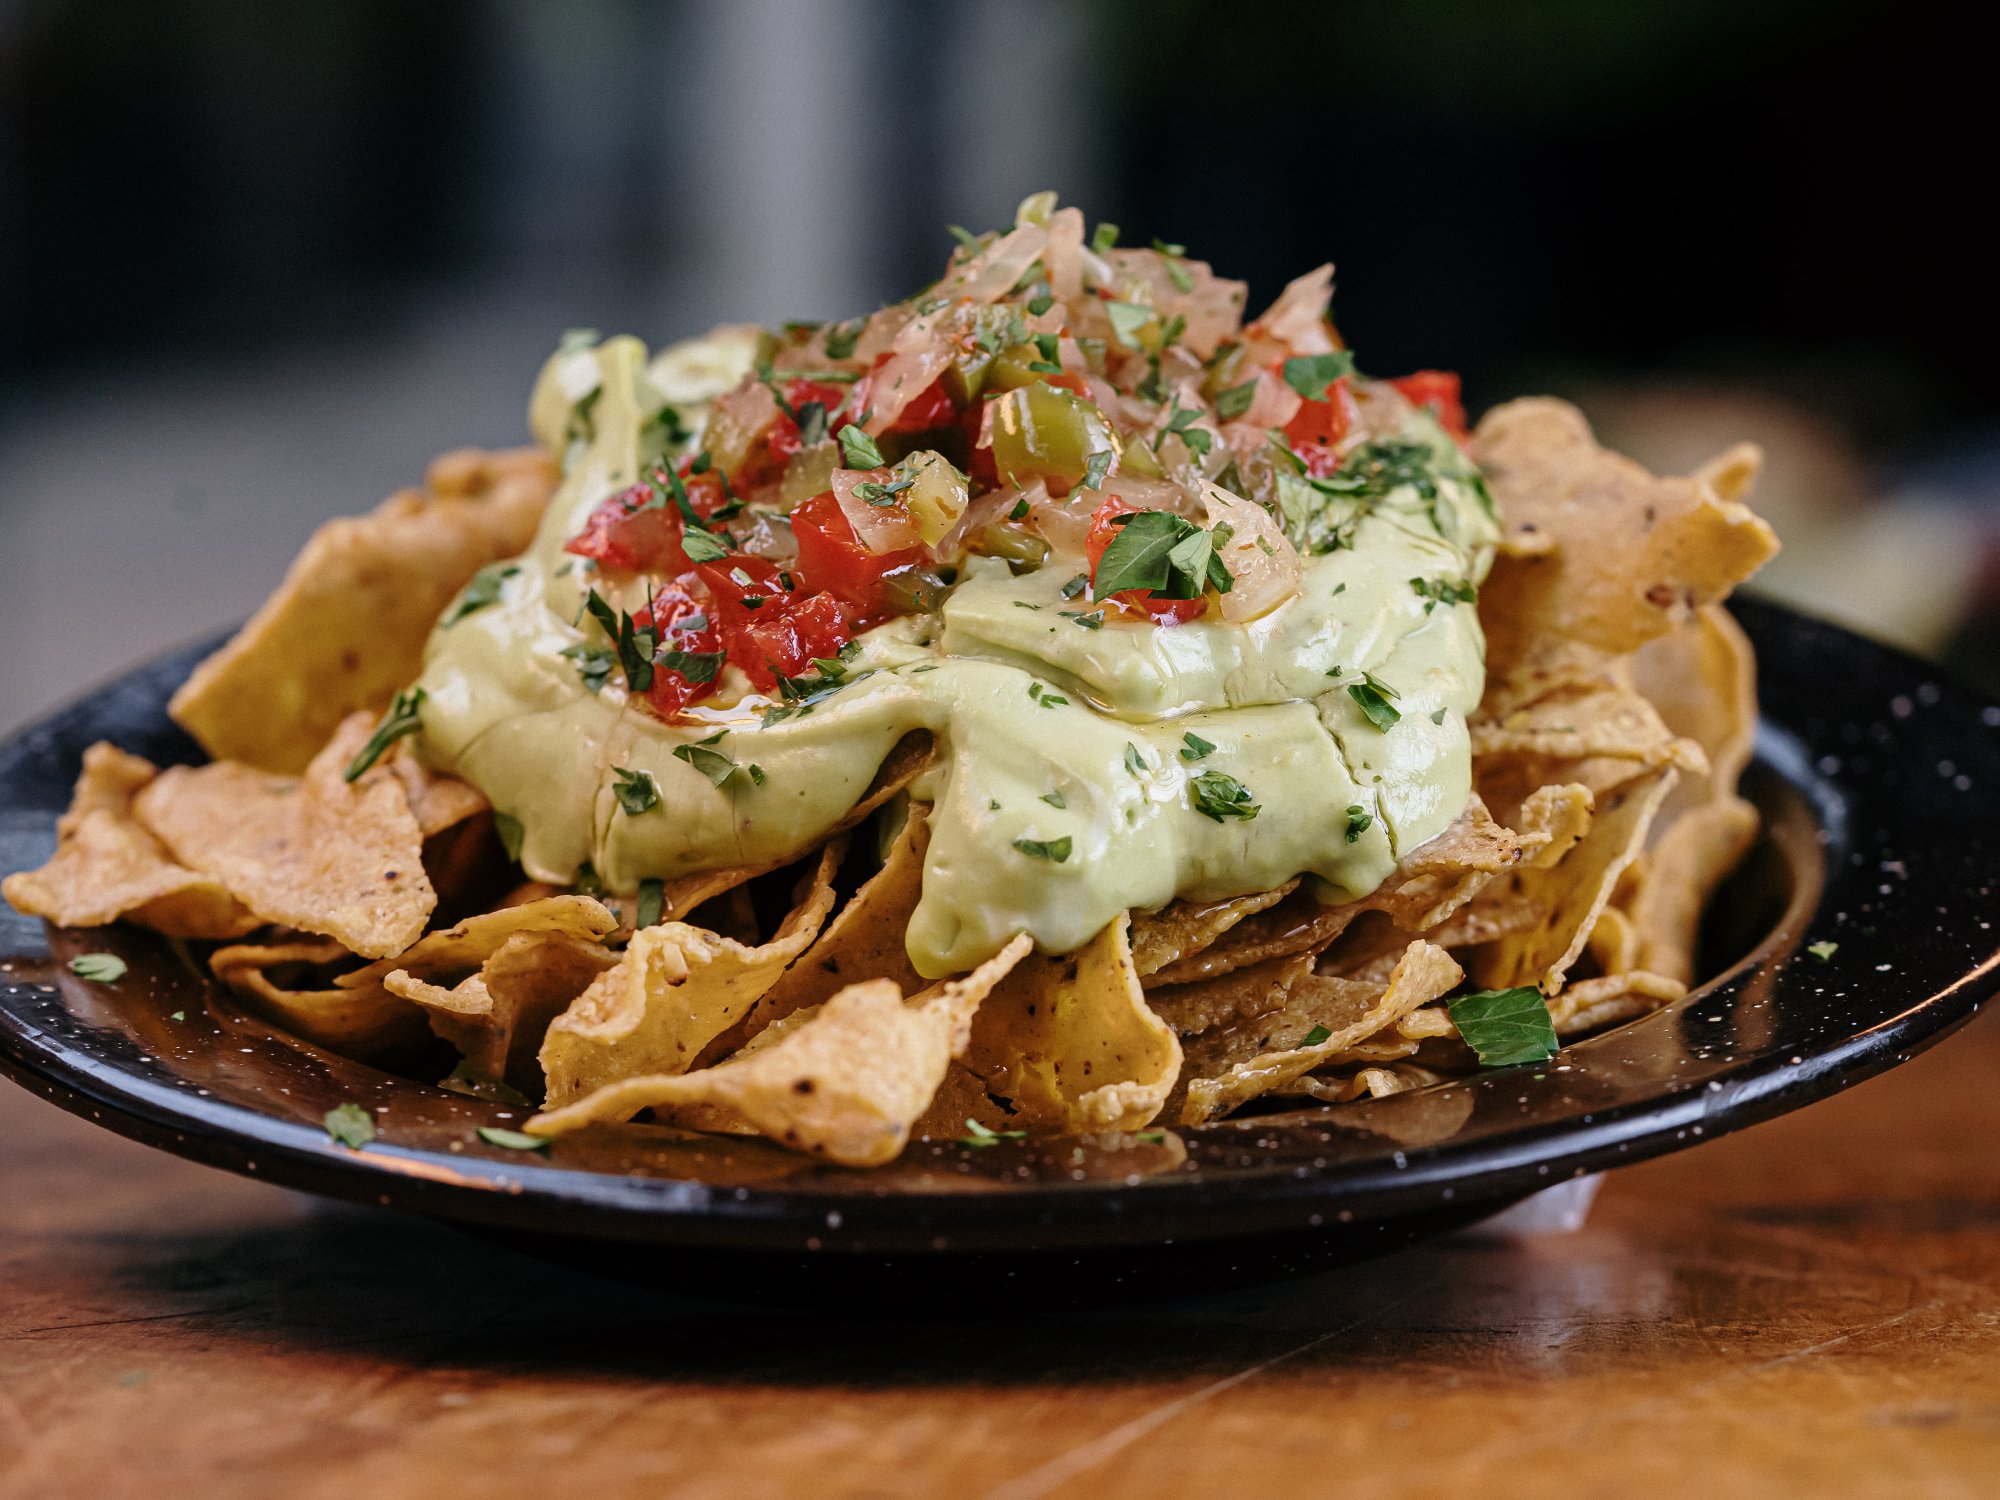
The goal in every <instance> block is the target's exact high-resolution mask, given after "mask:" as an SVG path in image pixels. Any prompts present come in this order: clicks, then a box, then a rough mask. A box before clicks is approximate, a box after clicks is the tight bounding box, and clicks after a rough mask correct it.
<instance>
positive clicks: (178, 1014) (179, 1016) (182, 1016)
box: [174, 1010, 188, 1021]
mask: <svg viewBox="0 0 2000 1500" xmlns="http://www.w3.org/2000/svg"><path fill="white" fill-rule="evenodd" d="M187 1018H188V1013H187V1012H186V1011H184V1010H177V1011H175V1012H174V1019H175V1020H176V1021H185V1020H186V1019H187Z"/></svg>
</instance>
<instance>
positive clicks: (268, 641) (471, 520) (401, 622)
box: [167, 448, 559, 776]
mask: <svg viewBox="0 0 2000 1500" xmlns="http://www.w3.org/2000/svg"><path fill="white" fill-rule="evenodd" d="M558 478H559V475H558V474H557V472H556V468H555V465H554V463H553V462H552V461H551V460H550V458H549V457H548V455H547V454H545V453H543V452H542V451H541V450H540V449H539V448H520V449H515V450H513V451H511V452H505V453H486V454H482V453H477V452H474V451H471V450H467V451H465V452H460V453H448V454H446V455H444V456H443V457H441V458H439V459H438V460H437V461H436V462H434V463H433V464H432V465H431V470H430V474H429V476H428V479H429V490H428V493H424V492H419V491H415V490H405V491H403V492H401V493H400V494H397V495H394V496H392V497H390V498H389V499H388V500H385V501H384V502H383V503H382V504H381V505H380V506H378V507H377V508H376V509H375V511H374V512H373V513H372V514H370V515H367V516H361V517H343V518H341V519H339V520H334V521H328V522H327V523H326V524H325V525H324V526H322V527H320V528H319V530H318V531H316V532H314V533H313V535H312V538H311V540H309V541H308V542H307V543H306V546H305V550H304V551H303V552H301V553H300V554H299V555H298V557H297V558H296V559H294V560H293V563H292V566H291V568H290V570H289V571H288V572H287V573H286V574H285V581H284V582H283V583H282V584H280V585H279V586H278V591H277V592H276V593H275V594H273V595H272V596H271V597H270V598H269V599H267V600H265V602H264V605H263V607H262V608H261V609H259V610H258V611H257V613H256V614H254V615H252V616H251V617H250V621H249V623H248V624H246V625H245V626H244V627H243V629H242V630H240V631H238V632H237V634H236V635H235V637H234V638H233V639H232V640H230V642H229V643H228V644H227V645H226V646H224V647H223V648H222V649H221V650H219V651H217V652H216V653H215V654H214V655H213V656H211V657H209V658H208V659H207V660H206V661H204V662H203V663H202V664H201V665H200V666H198V667H197V668H195V670H194V674H193V675H192V676H191V677H189V678H188V680H187V681H186V682H185V683H184V684H182V686H181V689H180V691H179V692H177V693H175V694H174V696H173V701H172V702H171V703H169V704H168V707H167V711H168V712H169V713H170V714H171V715H172V716H173V718H174V721H175V722H176V723H178V724H180V725H182V726H183V727H184V728H186V729H187V731H188V732H189V733H190V734H192V735H193V736H194V737H195V738H196V739H197V740H199V741H201V743H202V745H203V747H204V748H205V749H206V750H207V751H208V753H209V754H210V755H213V756H214V757H215V758H216V759H217V760H233V761H239V762H241V763H242V764H244V765H246V766H253V767H255V768H257V769H258V770H262V771H272V772H277V773H279V774H282V775H293V776H295V775H298V774H299V773H300V772H301V771H303V770H304V769H305V767H306V764H307V762H309V761H310V760H311V759H312V758H313V756H314V755H315V754H317V753H318V751H319V750H320V748H321V746H323V745H325V744H326V742H327V740H328V739H329V738H330V737H331V736H332V734H333V732H334V730H335V728H336V727H337V726H338V725H339V724H340V722H341V721H342V720H343V719H345V718H346V717H347V716H348V715H349V714H351V713H355V712H358V711H366V712H368V713H369V714H371V715H372V714H379V713H381V712H382V711H383V710H384V709H385V708H387V707H388V704H389V700H390V699H391V698H392V697H393V696H394V695H395V693H396V692H397V690H398V689H400V688H402V687H404V686H406V685H407V684H408V683H409V682H410V681H411V680H412V679H414V678H415V677H416V675H417V673H418V671H419V669H420V668H421V667H422V665H423V652H424V642H425V641H426V640H428V639H429V637H430V632H431V627H432V626H433V625H435V624H436V623H437V620H438V617H439V615H441V614H442V613H443V612H444V608H445V606H446V605H447V604H449V603H450V602H451V601H452V599H453V597H454V596H455V595H457V593H458V592H459V590H460V589H462V588H464V587H465V585H466V584H467V583H469V582H470V581H471V579H472V575H473V574H474V573H476V572H477V571H478V570H479V569H480V568H481V567H482V566H484V565H485V564H487V563H491V562H495V561H497V560H498V559H501V558H508V557H512V556H514V555H515V554H516V553H518V552H520V551H522V550H523V549H524V548H525V547H526V546H527V545H528V543H529V542H530V541H532V540H533V539H534V535H535V527H536V526H537V524H538V523H539V522H540V520H541V516H542V511H543V509H544V507H546V505H547V504H548V499H549V496H550V495H551V494H553V493H554V492H555V486H556V481H557V479H558Z"/></svg>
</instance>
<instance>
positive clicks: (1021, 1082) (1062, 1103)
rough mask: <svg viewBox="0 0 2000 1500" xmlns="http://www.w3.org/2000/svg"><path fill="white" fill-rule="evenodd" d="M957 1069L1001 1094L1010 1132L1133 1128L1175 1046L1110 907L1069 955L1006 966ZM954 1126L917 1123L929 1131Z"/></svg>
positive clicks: (1143, 1118) (1161, 1094)
mask: <svg viewBox="0 0 2000 1500" xmlns="http://www.w3.org/2000/svg"><path fill="white" fill-rule="evenodd" d="M963 1061H964V1067H965V1070H966V1071H967V1072H968V1073H970V1074H972V1075H973V1076H974V1077H976V1078H978V1079H979V1080H980V1082H981V1083H982V1084H983V1085H984V1086H985V1089H986V1092H987V1093H988V1094H990V1095H991V1096H993V1097H995V1098H998V1099H1004V1100H1007V1101H1008V1103H1009V1105H1010V1106H1011V1108H1012V1111H1013V1114H1012V1117H1011V1118H1012V1122H1013V1125H1014V1126H1015V1128H1024V1129H1028V1130H1037V1131H1049V1132H1053V1133H1069V1134H1074V1133H1077V1132H1081V1131H1086V1130H1137V1129H1138V1128H1139V1127H1140V1126H1141V1125H1144V1124H1146V1123H1147V1122H1148V1121H1150V1120H1151V1119H1152V1118H1153V1117H1154V1116H1155V1115H1156V1114H1158V1113H1159V1111H1160V1106H1161V1105H1162V1104H1163V1103H1165V1102H1166V1097H1167V1094H1168V1092H1169V1091H1170V1090H1171V1089H1172V1088H1173V1086H1174V1080H1175V1078H1176V1077H1177V1076H1178V1075H1179V1073H1180V1066H1181V1044H1180V1038H1179V1037H1177V1036H1176V1035H1175V1034H1174V1031H1173V1028H1172V1027H1170V1026H1169V1025H1167V1024H1166V1022H1164V1021H1162V1020H1161V1019H1160V1018H1159V1017H1158V1016H1157V1015H1155V1014H1154V1013H1153V1011H1152V1009H1151V1008H1150V1007H1149V1006H1148V1005H1147V1004H1146V995H1145V992H1144V990H1142V989H1141V988H1140V985H1139V976H1138V974H1137V973H1136V972H1135V971H1134V969H1133V966H1132V948H1131V918H1130V916H1129V915H1128V914H1127V913H1124V912H1120V913H1119V914H1118V917H1117V918H1116V920H1114V921H1112V922H1111V923H1109V924H1108V925H1106V927H1105V928H1104V930H1103V931H1102V932H1100V933H1098V935H1097V936H1096V937H1094V938H1092V939H1091V940H1090V941H1089V942H1088V943H1086V944H1085V945H1084V946H1083V947H1081V948H1079V949H1077V951H1076V952H1074V953H1067V954H1060V955H1056V956H1048V955H1044V954H1039V953H1038V954H1035V955H1034V956H1032V957H1030V958H1026V959H1023V960H1022V961H1021V962H1020V963H1019V964H1018V965H1016V966H1015V967H1014V969H1013V971H1012V972H1011V973H1009V974H1008V975H1007V977H1006V979H1005V980H1004V981H1003V982H1002V983H1001V984H1000V985H999V987H998V988H996V989H995V990H994V992H993V994H992V996H991V998H990V999H988V1001H987V1002H986V1004H985V1005H983V1006H982V1007H980V1011H979V1015H978V1017H977V1018H976V1019H975V1020H974V1022H973V1026H972V1042H971V1045H970V1046H969V1047H968V1048H967V1049H966V1051H965V1056H964V1060H963ZM953 1123H954V1122H949V1121H946V1122H935V1121H931V1120H929V1119H928V1117H927V1119H926V1122H925V1125H926V1131H927V1133H930V1134H942V1133H951V1134H956V1133H957V1132H956V1131H955V1130H952V1129H951V1125H952V1124H953Z"/></svg>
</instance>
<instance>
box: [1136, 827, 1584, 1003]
mask: <svg viewBox="0 0 2000 1500" xmlns="http://www.w3.org/2000/svg"><path fill="white" fill-rule="evenodd" d="M1545 841H1546V839H1545V836H1544V835H1543V834H1542V833H1540V832H1536V833H1532V834H1525V835H1523V834H1516V833H1513V832H1512V831H1510V830H1508V829H1506V828H1503V827H1501V826H1500V825H1499V824H1498V823H1495V822H1494V821H1493V819H1492V818H1491V817H1489V816H1488V815H1487V811H1486V806H1485V804H1484V803H1483V802H1481V801H1480V800H1479V798H1477V797H1473V798H1470V799H1469V800H1468V801H1467V802H1466V805H1465V811H1464V812H1462V813H1460V814H1459V815H1458V817H1457V818H1456V819H1455V820H1454V821H1453V822H1452V823H1451V825H1450V826H1449V827H1447V828H1446V829H1445V830H1444V831H1443V832H1442V833H1440V834H1438V836H1437V837H1436V838H1434V839H1431V840H1430V841H1429V842H1428V843H1425V844H1423V845H1421V846H1419V847H1418V848H1416V849H1412V850H1411V851H1410V852H1409V854H1407V855H1406V856H1404V858H1403V860H1402V862H1401V863H1399V864H1398V865H1397V866H1396V869H1395V871H1394V873H1392V874H1391V875H1390V876H1389V878H1388V879H1387V880H1385V881H1383V882H1382V884H1381V885H1380V886H1378V887H1376V889H1375V890H1374V891H1372V892H1371V893H1370V894H1368V895H1366V896H1364V897H1362V898H1361V899H1360V900H1359V901H1350V902H1347V903H1345V904H1343V905H1339V906H1325V905H1322V904H1321V903H1320V902H1319V900H1318V899H1317V898H1316V897H1315V896H1314V895H1313V894H1312V893H1311V891H1309V890H1304V889H1301V890H1296V891H1294V892H1293V893H1292V894H1291V895H1290V896H1287V897H1286V898H1285V899H1284V900H1282V901H1280V902H1278V903H1277V904H1276V905H1275V906H1273V907H1271V908H1270V909H1269V910H1267V911H1263V912H1260V913H1258V914H1257V915H1255V916H1252V917H1248V918H1245V919H1244V920H1242V921H1240V922H1238V923H1237V924H1236V925H1235V926H1234V927H1232V928H1231V929H1229V930H1228V931H1227V932H1226V933H1224V934H1223V936H1222V937H1221V938H1220V939H1218V940H1217V941H1216V942H1215V943H1214V944H1212V945H1211V946H1210V947H1208V948H1206V949H1204V950H1202V951H1200V952H1198V953H1195V954H1192V955H1190V956H1189V957H1187V958H1184V959H1181V960H1179V961H1177V962H1175V963H1171V964H1167V965H1165V966H1163V967H1162V968H1160V969H1157V970H1155V971H1154V972H1153V973H1152V974H1151V975H1149V976H1147V983H1146V988H1147V989H1149V990H1150V989H1154V988H1156V987H1158V986H1160V985H1167V984H1186V983H1190V982H1192V981H1194V980H1198V979H1213V978H1216V977H1218V976H1220V975H1223V974H1227V973H1229V972H1230V971H1231V970H1232V969H1238V968H1242V967H1244V966H1246V965H1248V964H1254V963H1261V962H1263V961H1264V960H1265V959H1267V958H1277V957H1282V956H1283V955H1285V954H1288V953H1306V952H1318V951H1319V950H1320V949H1322V948H1325V947H1326V946H1327V945H1328V944H1329V943H1331V942H1332V941H1333V940H1334V939H1335V938H1337V937H1339V936H1340V934H1341V933H1343V932H1344V931H1346V930H1347V927H1348V925H1349V924H1350V923H1352V922H1353V921H1354V920H1355V918H1357V917H1359V916H1360V915H1361V914H1362V913H1363V912H1369V911H1381V912H1387V913H1388V914H1389V915H1390V917H1391V918H1392V919H1394V921H1395V923H1396V925H1397V926H1399V927H1402V928H1404V929H1406V930H1408V931H1411V932H1423V931H1425V930H1427V929H1428V928H1431V927H1434V926H1436V925H1437V924H1438V923H1440V922H1443V921H1444V920H1445V919H1446V918H1447V917H1449V916H1450V915H1451V914H1452V913H1453V912H1454V911H1456V910H1458V908H1459V907H1460V906H1462V905H1464V904H1465V902H1467V901H1469V900H1470V899H1472V897H1473V896H1475V895H1477V894H1478V893H1479V891H1480V890H1481V888H1483V887H1484V886H1485V885H1486V883H1487V882H1488V881H1490V880H1491V879H1492V878H1493V877H1494V876H1495V875H1496V874H1499V873H1500V872H1501V871H1503V870H1511V869H1513V868H1514V867H1515V866H1516V865H1517V864H1519V863H1520V862H1521V860H1522V859H1523V857H1524V856H1525V855H1526V854H1527V853H1528V852H1529V851H1531V850H1533V849H1537V848H1540V847H1541V845H1542V844H1543V843H1544V842H1545Z"/></svg>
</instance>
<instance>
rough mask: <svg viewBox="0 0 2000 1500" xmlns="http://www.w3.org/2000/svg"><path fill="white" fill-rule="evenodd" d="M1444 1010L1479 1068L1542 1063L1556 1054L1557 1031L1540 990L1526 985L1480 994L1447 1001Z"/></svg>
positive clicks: (1461, 996)
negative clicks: (1478, 1063) (1474, 1054)
mask: <svg viewBox="0 0 2000 1500" xmlns="http://www.w3.org/2000/svg"><path fill="white" fill-rule="evenodd" d="M1445 1008H1446V1010H1448V1011H1449V1012H1450V1014H1451V1024H1452V1025H1454V1026H1456V1027H1457V1028H1458V1034H1459V1036H1460V1037H1461V1038H1462V1039H1463V1040H1464V1042H1465V1044H1466V1046H1468V1047H1470V1048H1471V1049H1472V1050H1473V1051H1474V1052H1477V1053H1478V1054H1479V1061H1480V1065H1481V1066H1482V1067H1488V1068H1505V1067H1511V1066H1512V1065H1513V1064H1515V1063H1531V1062H1542V1061H1545V1060H1546V1059H1548V1058H1551V1057H1554V1056H1555V1054H1556V1046H1557V1043H1556V1029H1555V1026H1554V1025H1553V1024H1552V1023H1551V1022H1550V1020H1549V1008H1548V1006H1547V1005H1546V1004H1545V1003H1544V1002H1543V1000H1542V992H1541V991H1540V990H1537V989H1533V988H1530V987H1528V986H1525V985H1523V986H1517V987H1515V988H1514V989H1510V990H1479V991H1477V992H1475V993H1473V994H1470V995H1460V996H1459V997H1458V998H1457V999H1456V1000H1451V1001H1447V1002H1446V1005H1445Z"/></svg>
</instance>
